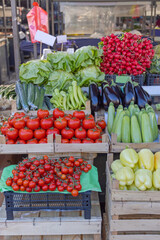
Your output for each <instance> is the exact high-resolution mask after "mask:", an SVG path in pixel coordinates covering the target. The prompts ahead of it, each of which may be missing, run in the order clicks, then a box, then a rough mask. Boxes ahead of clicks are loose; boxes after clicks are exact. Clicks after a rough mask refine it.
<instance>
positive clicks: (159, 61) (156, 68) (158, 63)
mask: <svg viewBox="0 0 160 240" xmlns="http://www.w3.org/2000/svg"><path fill="white" fill-rule="evenodd" d="M149 71H150V73H155V74H156V73H157V74H160V58H158V57H157V56H154V58H153V59H152V63H151V67H150V70H149Z"/></svg>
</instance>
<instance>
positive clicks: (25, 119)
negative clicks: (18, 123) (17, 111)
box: [21, 116, 29, 123]
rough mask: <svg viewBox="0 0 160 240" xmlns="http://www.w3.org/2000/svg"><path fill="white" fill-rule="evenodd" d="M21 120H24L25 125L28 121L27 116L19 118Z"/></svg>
mask: <svg viewBox="0 0 160 240" xmlns="http://www.w3.org/2000/svg"><path fill="white" fill-rule="evenodd" d="M21 118H22V119H24V121H25V123H27V121H28V119H29V116H24V117H21Z"/></svg>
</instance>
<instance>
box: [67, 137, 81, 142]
mask: <svg viewBox="0 0 160 240" xmlns="http://www.w3.org/2000/svg"><path fill="white" fill-rule="evenodd" d="M69 142H70V143H81V140H80V139H79V138H72V139H71V140H70V141H69Z"/></svg>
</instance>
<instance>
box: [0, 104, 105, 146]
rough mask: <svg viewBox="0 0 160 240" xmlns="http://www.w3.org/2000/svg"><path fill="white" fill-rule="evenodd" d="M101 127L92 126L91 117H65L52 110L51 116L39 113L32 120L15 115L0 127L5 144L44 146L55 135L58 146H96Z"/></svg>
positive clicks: (79, 114)
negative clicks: (93, 144) (84, 144)
mask: <svg viewBox="0 0 160 240" xmlns="http://www.w3.org/2000/svg"><path fill="white" fill-rule="evenodd" d="M105 127H106V123H105V121H103V120H99V121H97V123H96V122H95V121H94V117H93V116H92V115H85V113H84V112H83V111H75V112H73V115H71V114H68V115H66V114H65V113H64V112H63V111H62V110H59V109H58V108H56V109H54V110H53V115H49V111H48V110H42V109H39V110H38V111H37V116H36V117H29V116H26V115H25V114H24V112H19V113H18V112H17V113H15V114H14V116H13V117H10V118H9V119H8V121H5V122H4V123H3V125H2V127H1V133H2V134H3V135H4V136H5V137H6V144H37V143H47V135H49V134H53V139H55V134H61V136H62V143H94V142H95V143H97V142H99V143H100V142H102V136H101V135H102V131H103V130H104V129H105Z"/></svg>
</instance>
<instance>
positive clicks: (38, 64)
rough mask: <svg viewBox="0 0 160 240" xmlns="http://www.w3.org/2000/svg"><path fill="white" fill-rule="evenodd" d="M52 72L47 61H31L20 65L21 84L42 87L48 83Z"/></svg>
mask: <svg viewBox="0 0 160 240" xmlns="http://www.w3.org/2000/svg"><path fill="white" fill-rule="evenodd" d="M51 71H52V68H51V65H50V63H49V62H48V61H47V60H31V61H29V62H27V63H23V64H21V65H20V69H19V78H20V80H21V82H26V83H30V82H31V83H34V84H38V85H42V84H45V83H46V82H47V81H48V78H49V75H50V73H51Z"/></svg>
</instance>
